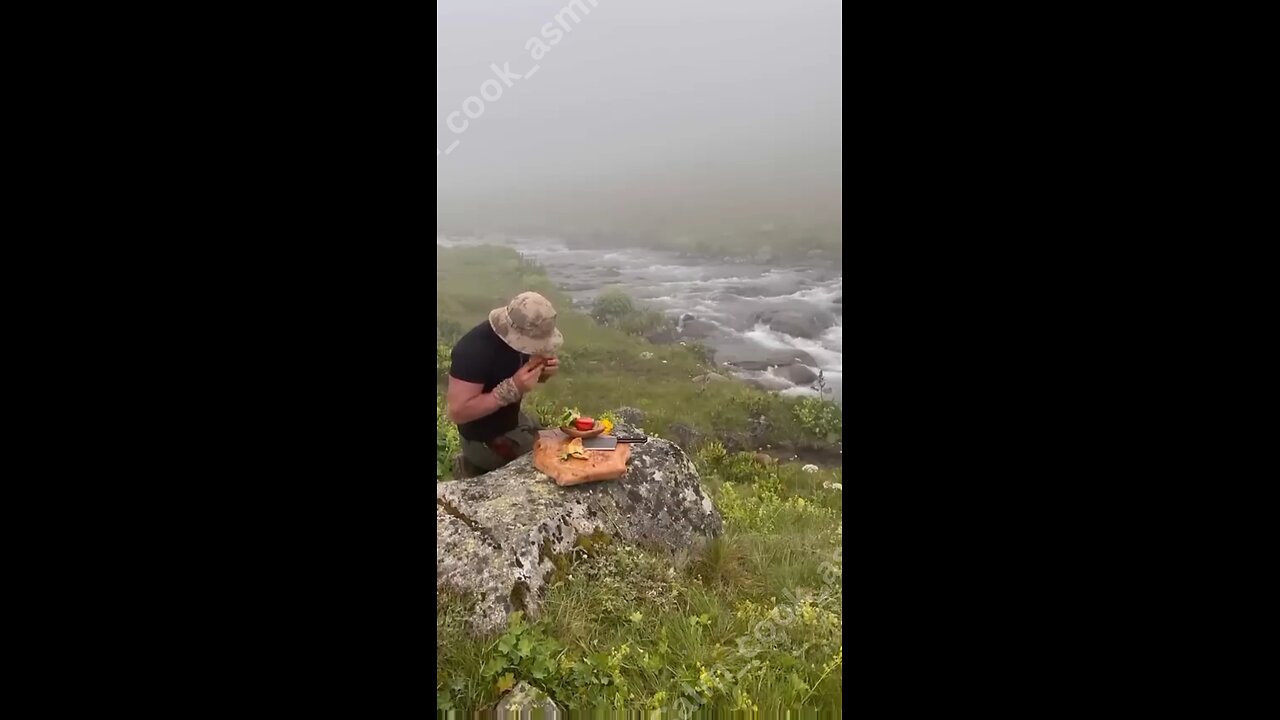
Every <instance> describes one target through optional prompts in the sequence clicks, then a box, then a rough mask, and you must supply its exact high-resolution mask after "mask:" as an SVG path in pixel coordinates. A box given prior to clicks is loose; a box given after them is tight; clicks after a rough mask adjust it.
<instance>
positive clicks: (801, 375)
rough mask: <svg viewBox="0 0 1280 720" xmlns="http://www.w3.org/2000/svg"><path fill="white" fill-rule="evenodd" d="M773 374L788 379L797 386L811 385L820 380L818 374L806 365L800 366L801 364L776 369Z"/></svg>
mask: <svg viewBox="0 0 1280 720" xmlns="http://www.w3.org/2000/svg"><path fill="white" fill-rule="evenodd" d="M773 374H774V375H777V376H778V377H781V378H786V379H787V380H790V381H791V382H793V383H795V384H796V385H809V384H812V383H813V381H814V380H817V379H818V374H817V373H815V372H814V371H812V370H810V369H809V368H807V367H805V366H804V365H800V364H799V363H797V364H794V365H784V366H782V367H780V368H776V369H774V371H773Z"/></svg>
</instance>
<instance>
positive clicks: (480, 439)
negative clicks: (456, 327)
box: [445, 292, 564, 475]
mask: <svg viewBox="0 0 1280 720" xmlns="http://www.w3.org/2000/svg"><path fill="white" fill-rule="evenodd" d="M563 342H564V337H563V336H562V335H561V334H560V331H559V330H558V329H557V328H556V310H555V308H553V307H552V306H551V302H550V301H548V300H547V299H546V298H545V297H543V296H541V295H539V294H538V293H535V292H524V293H520V294H519V295H517V296H515V298H513V299H512V300H511V302H510V303H508V304H507V306H506V307H500V308H495V309H494V310H493V311H492V312H490V313H489V319H488V320H487V321H485V322H482V323H480V324H479V325H477V326H475V327H474V328H472V329H471V330H470V331H468V332H467V334H466V335H463V336H462V338H461V339H459V340H458V342H457V344H455V345H454V346H453V355H452V362H451V365H450V370H449V392H448V395H447V396H446V397H445V401H446V404H447V405H448V412H449V419H450V420H452V421H453V422H454V423H457V425H458V434H459V435H461V436H462V457H463V459H464V460H465V461H466V463H467V464H468V465H470V466H472V467H469V468H466V470H468V474H469V475H471V474H479V473H477V472H476V471H477V470H478V471H479V472H488V471H490V470H497V469H498V468H500V467H502V466H503V465H506V464H507V463H509V462H511V461H512V460H515V459H516V458H518V457H520V456H521V455H523V454H525V453H527V452H529V451H531V450H532V449H533V441H534V440H536V439H537V437H538V430H540V429H541V428H542V426H541V424H540V423H538V422H537V421H536V420H533V419H531V418H529V417H528V416H527V415H525V414H524V413H523V412H521V411H520V402H521V400H523V398H524V396H525V395H527V394H529V392H530V391H531V390H533V388H534V387H535V386H536V385H537V384H538V383H540V382H546V381H547V380H548V379H550V378H551V376H553V375H555V373H556V371H557V370H558V369H559V361H558V360H556V351H557V350H559V349H560V345H561V344H563Z"/></svg>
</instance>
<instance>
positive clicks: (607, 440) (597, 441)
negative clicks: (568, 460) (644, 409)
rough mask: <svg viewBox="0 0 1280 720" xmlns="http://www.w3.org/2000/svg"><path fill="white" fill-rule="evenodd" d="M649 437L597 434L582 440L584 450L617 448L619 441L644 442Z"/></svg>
mask: <svg viewBox="0 0 1280 720" xmlns="http://www.w3.org/2000/svg"><path fill="white" fill-rule="evenodd" d="M648 439H649V438H648V437H646V436H644V435H626V436H621V437H616V436H613V435H597V436H595V437H593V438H586V439H584V440H583V441H582V449H583V450H617V449H618V443H632V444H638V443H642V442H644V441H646V440H648Z"/></svg>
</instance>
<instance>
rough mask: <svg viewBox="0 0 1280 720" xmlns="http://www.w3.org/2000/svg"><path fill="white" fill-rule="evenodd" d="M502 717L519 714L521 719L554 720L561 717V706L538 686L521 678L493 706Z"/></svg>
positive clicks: (495, 712)
mask: <svg viewBox="0 0 1280 720" xmlns="http://www.w3.org/2000/svg"><path fill="white" fill-rule="evenodd" d="M493 711H494V714H495V715H496V716H497V717H500V718H511V717H515V716H517V715H518V716H519V717H520V720H532V719H533V718H534V717H535V716H536V717H538V718H539V719H540V720H554V719H555V718H559V717H560V706H558V705H556V704H555V702H554V701H553V700H552V699H551V698H550V697H548V696H547V694H546V693H544V692H542V691H541V690H539V689H538V688H536V687H533V686H532V685H530V684H529V683H527V682H525V681H523V680H521V681H520V682H518V683H516V686H515V687H513V688H511V690H510V691H508V692H507V694H506V695H503V696H502V699H501V700H499V701H498V704H497V705H495V706H494V708H493Z"/></svg>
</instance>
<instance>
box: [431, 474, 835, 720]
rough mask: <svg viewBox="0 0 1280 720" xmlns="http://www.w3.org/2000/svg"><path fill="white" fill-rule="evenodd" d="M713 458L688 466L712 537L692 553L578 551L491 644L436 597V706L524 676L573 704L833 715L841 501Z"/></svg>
mask: <svg viewBox="0 0 1280 720" xmlns="http://www.w3.org/2000/svg"><path fill="white" fill-rule="evenodd" d="M716 454H717V453H716V452H715V450H714V449H711V450H704V452H702V453H700V454H699V456H698V458H697V461H698V463H699V466H700V468H701V470H702V473H703V478H704V483H705V485H706V487H707V489H708V492H710V493H711V494H712V496H713V498H715V499H716V501H717V504H718V505H719V506H720V508H721V512H722V514H723V515H724V519H725V533H724V534H723V535H722V536H721V537H720V538H718V539H717V540H715V541H713V542H712V543H710V544H709V545H708V546H707V547H706V548H705V549H704V550H703V551H701V552H699V553H696V554H681V555H677V556H675V557H670V556H668V555H666V554H663V553H657V552H650V551H647V550H645V549H642V548H636V547H632V546H626V545H614V544H603V545H601V546H599V547H597V548H594V549H593V550H592V551H590V552H583V553H580V554H579V557H577V558H575V559H573V560H572V561H571V562H567V563H565V564H564V566H563V568H562V569H561V570H560V571H559V572H558V573H557V577H556V578H554V580H553V583H552V587H551V590H550V592H549V594H548V596H547V599H546V601H545V604H544V605H543V609H542V613H541V615H540V617H539V618H538V619H537V621H536V622H530V621H528V620H527V619H525V618H523V617H521V618H517V620H516V622H515V624H514V626H513V627H512V628H509V629H508V630H507V631H506V632H504V633H501V634H496V635H493V636H489V637H482V638H473V637H470V636H468V635H467V634H466V632H465V630H464V629H463V618H464V616H465V607H466V601H465V600H464V599H461V598H446V599H444V600H443V601H440V604H438V605H437V616H436V629H437V633H438V635H437V638H438V639H437V645H436V660H437V674H436V689H437V706H438V707H439V708H440V709H449V708H459V709H468V710H474V709H479V708H484V707H489V706H492V705H493V703H495V702H496V701H497V699H498V698H499V697H500V696H501V694H502V691H503V690H505V689H506V688H507V687H510V686H511V684H512V683H514V682H516V681H519V680H524V681H525V682H528V683H529V684H531V685H533V686H534V687H537V688H539V689H541V690H543V691H545V692H548V693H550V695H551V696H552V697H553V698H554V699H555V700H556V701H557V702H558V703H560V704H561V705H562V706H568V707H573V708H584V707H600V706H605V707H615V708H622V707H626V708H647V709H659V708H662V709H668V710H672V709H679V708H680V707H682V706H687V707H704V706H705V707H716V708H733V709H747V710H752V711H755V710H759V711H762V712H776V711H780V710H784V709H790V710H795V709H798V708H801V707H805V708H811V709H817V710H819V711H832V710H837V709H839V707H840V704H841V696H842V674H841V670H842V668H841V661H842V626H843V618H842V613H841V599H842V595H843V592H842V589H841V580H840V559H841V554H840V550H839V548H840V542H841V539H842V525H841V522H840V517H841V510H840V508H841V497H840V495H841V491H840V490H836V489H834V488H831V487H825V486H824V483H826V484H827V485H829V484H830V483H831V482H833V481H834V482H839V481H840V472H839V471H835V470H829V471H819V472H817V473H806V472H803V471H802V470H800V468H799V467H798V466H795V465H782V466H776V465H764V464H761V463H759V462H757V461H755V460H753V459H752V458H751V457H750V456H749V455H746V454H736V455H733V454H726V455H724V456H722V457H721V458H720V459H718V460H717V459H715V457H716ZM726 491H728V492H730V493H731V494H732V496H733V497H734V499H733V500H732V501H731V502H728V503H726V502H724V499H725V497H726ZM526 639H528V642H526V643H524V644H523V645H522V644H521V642H522V641H523V640H526ZM504 648H505V649H504Z"/></svg>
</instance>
